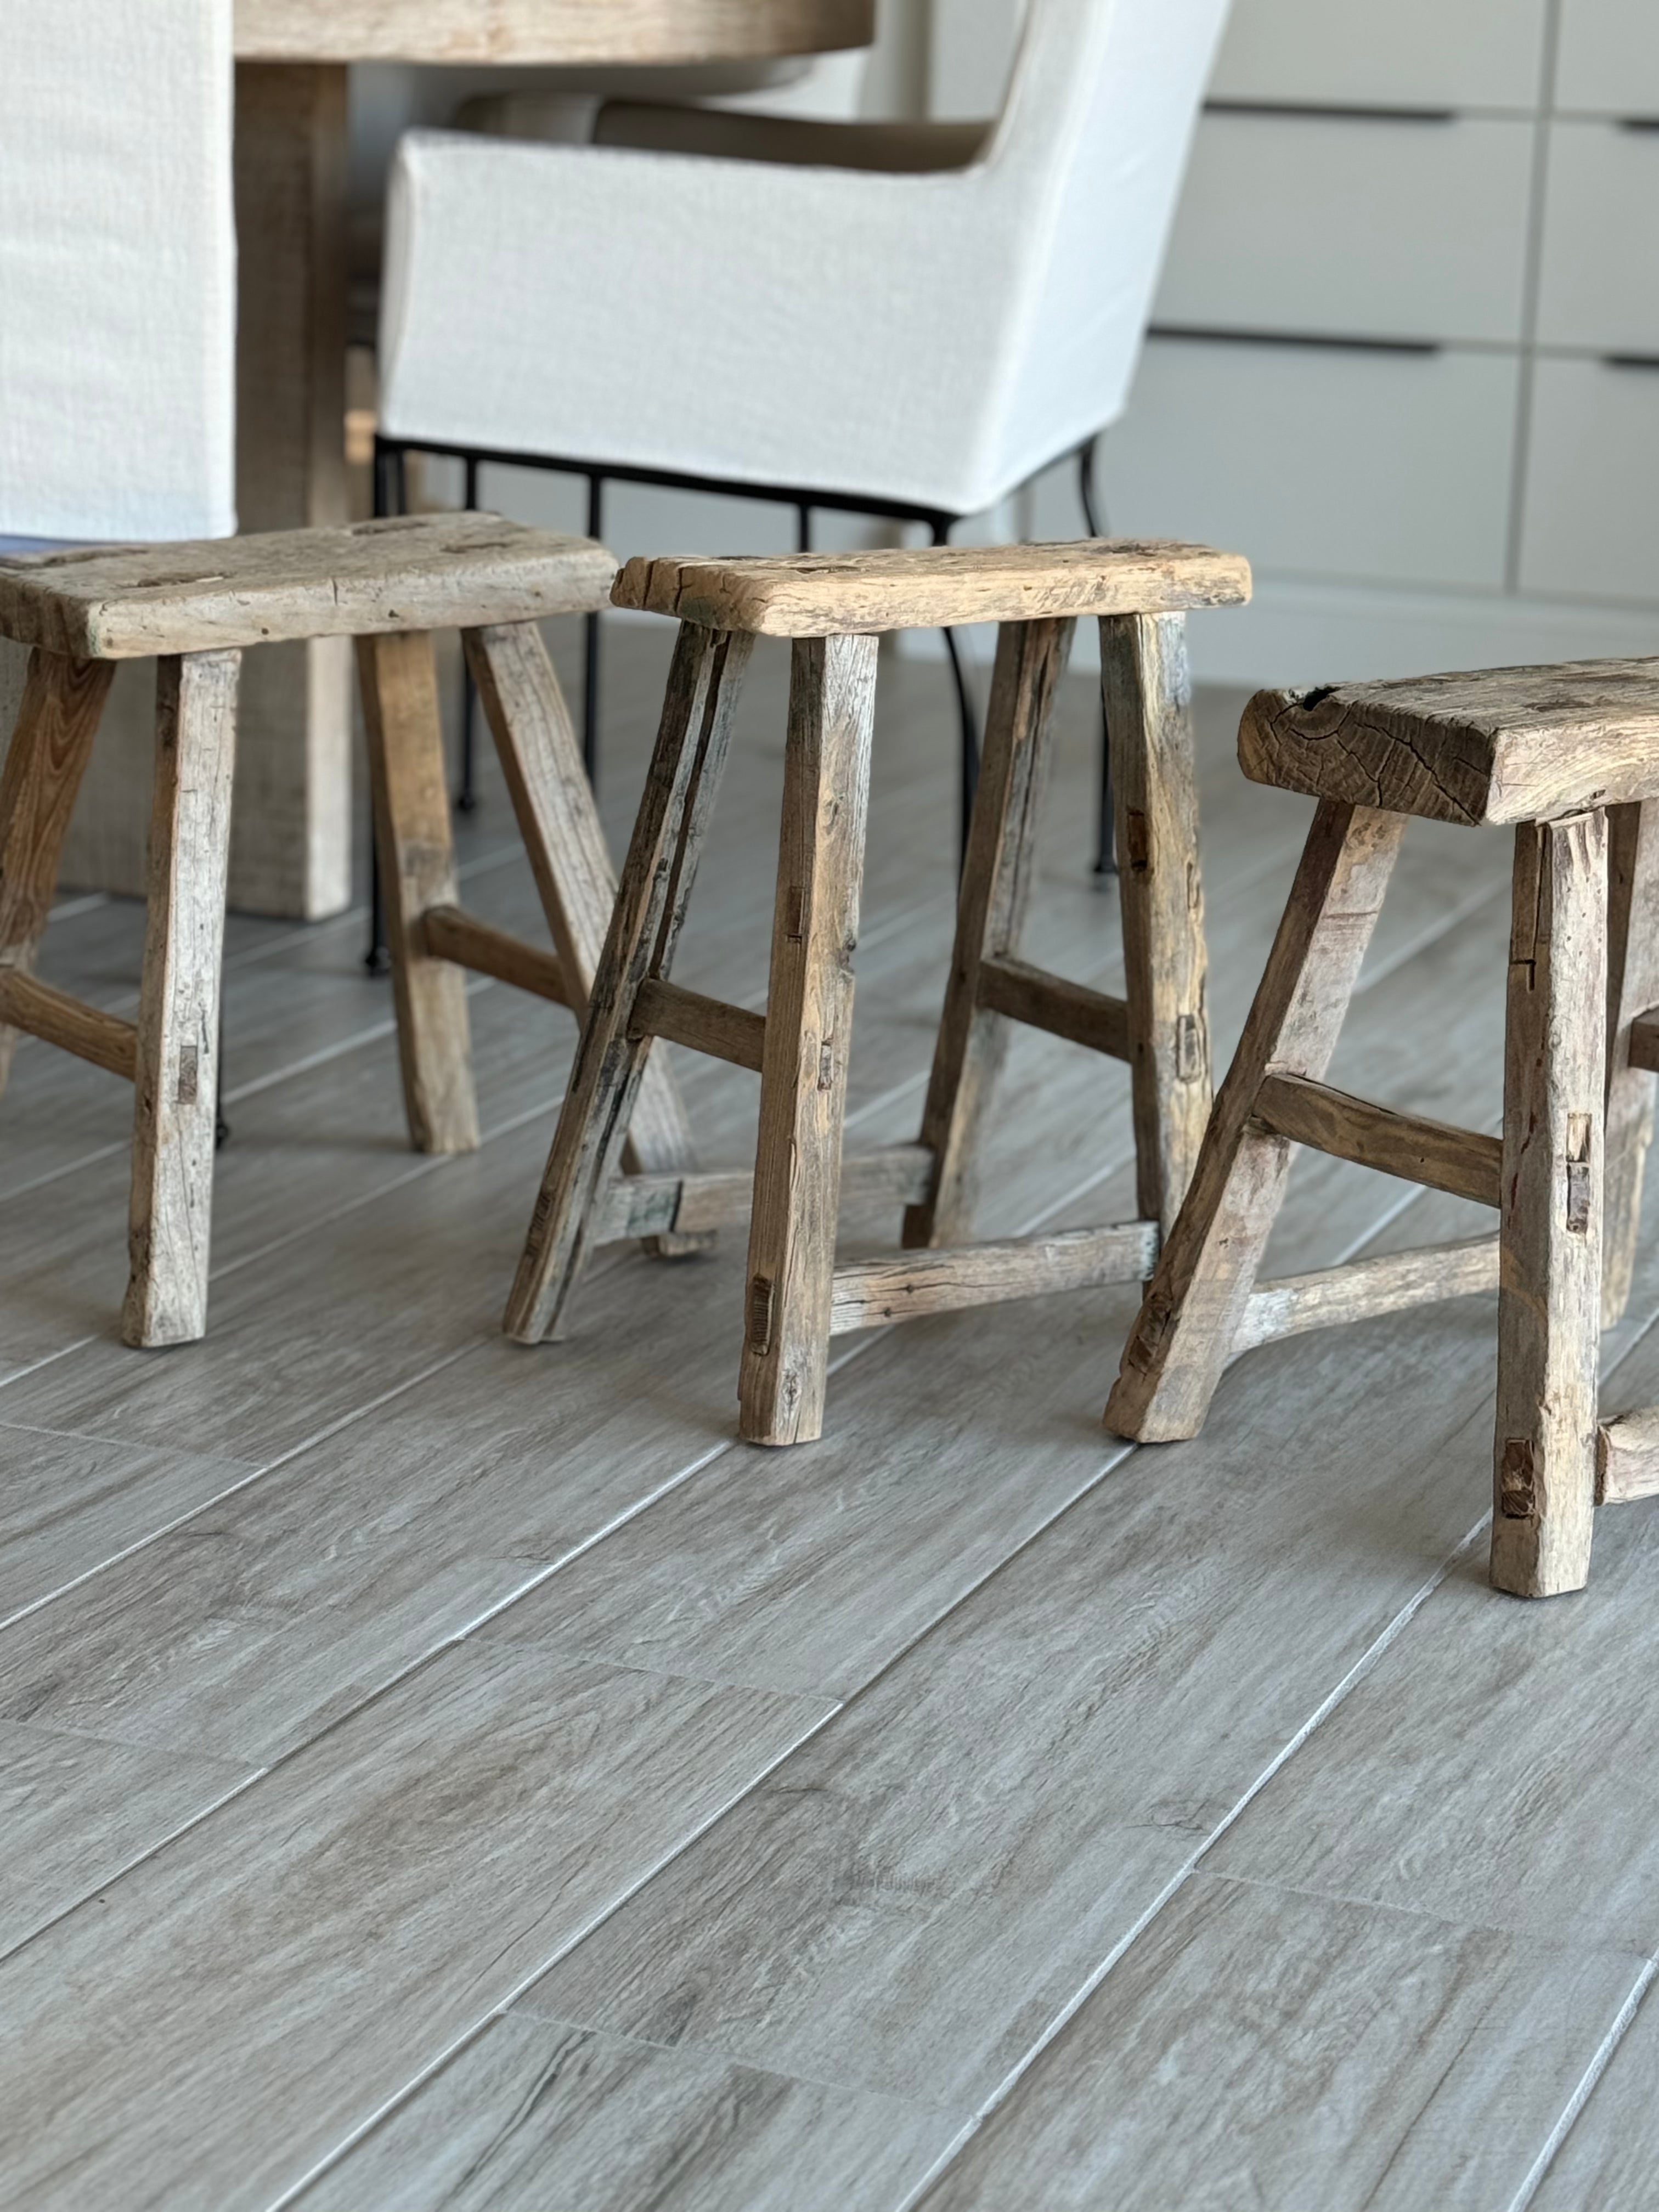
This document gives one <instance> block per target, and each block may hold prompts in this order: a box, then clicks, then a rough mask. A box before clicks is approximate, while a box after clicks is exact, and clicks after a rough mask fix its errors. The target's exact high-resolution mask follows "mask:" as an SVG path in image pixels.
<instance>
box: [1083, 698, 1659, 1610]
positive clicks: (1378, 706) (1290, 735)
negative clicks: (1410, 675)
mask: <svg viewBox="0 0 1659 2212" xmlns="http://www.w3.org/2000/svg"><path fill="white" fill-rule="evenodd" d="M1238 751H1239V758H1240V761H1241V762H1242V763H1243V768H1244V772H1245V774H1246V775H1249V776H1252V777H1254V778H1255V780H1256V781H1258V782H1261V783H1272V784H1277V785H1278V786H1279V787H1281V788H1282V789H1284V790H1287V791H1298V792H1304V793H1310V794H1311V795H1312V796H1314V797H1315V798H1316V799H1319V801H1320V805H1319V809H1318V811H1317V813H1316V816H1315V817H1314V824H1313V828H1312V829H1311V831H1310V834H1309V837H1308V843H1307V847H1306V849H1305V851H1304V854H1303V858H1302V863H1301V866H1300V869H1299V870H1298V872H1297V878H1296V882H1295V885H1294V888H1293V889H1292V890H1291V901H1290V904H1289V906H1288V907H1287V908H1285V916H1284V920H1283V921H1281V922H1280V924H1279V934H1278V936H1277V938H1276V939H1275V940H1274V944H1273V951H1272V953H1271V955H1270V956H1269V958H1268V963H1267V973H1266V974H1265V975H1264V976H1263V978H1262V981H1261V988H1260V990H1259V991H1258V992H1257V994H1256V997H1255V1004H1254V1006H1252V1008H1251V1011H1250V1016H1249V1022H1248V1024H1246V1027H1245V1030H1244V1035H1243V1040H1242V1041H1241V1042H1240V1044H1239V1048H1238V1052H1237V1056H1236V1057H1235V1059H1234V1061H1233V1064H1232V1066H1231V1069H1230V1070H1229V1071H1228V1074H1227V1078H1226V1080H1225V1083H1224V1084H1223V1085H1222V1086H1221V1090H1220V1092H1219V1094H1218V1097H1217V1100H1216V1105H1215V1112H1214V1114H1213V1115H1212V1120H1211V1123H1210V1127H1209V1131H1208V1133H1207V1134H1206V1138H1205V1140H1204V1146H1203V1149H1202V1151H1201V1152H1200V1156H1199V1163H1198V1168H1197V1172H1196V1174H1195V1175H1194V1179H1193V1183H1192V1187H1191V1189H1190V1190H1189V1191H1188V1196H1187V1200H1186V1203H1185V1205H1184V1206H1182V1211H1181V1215H1180V1218H1179V1219H1178V1220H1177V1221H1176V1225H1175V1228H1174V1230H1173V1231H1172V1232H1171V1234H1170V1238H1169V1241H1168V1243H1166V1244H1165V1246H1164V1253H1163V1256H1162V1257H1161V1259H1160V1260H1159V1261H1158V1272H1157V1273H1156V1274H1155V1276H1154V1277H1153V1279H1152V1283H1151V1285H1149V1287H1148V1290H1147V1293H1146V1302H1145V1304H1143V1306H1142V1308H1141V1311H1140V1316H1139V1320H1138V1321H1137V1322H1136V1324H1135V1328H1134V1331H1133V1334H1132V1335H1131V1337H1130V1339H1129V1343H1128V1346H1127V1350H1126V1352H1125V1353H1124V1357H1123V1365H1122V1370H1121V1373H1120V1375H1119V1376H1118V1380H1117V1383H1116V1386H1115V1389H1114V1390H1113V1392H1112V1395H1111V1401H1110V1403H1109V1405H1108V1407H1107V1409H1106V1420H1107V1425H1108V1426H1109V1427H1110V1428H1112V1429H1114V1430H1115V1431H1117V1432H1118V1433H1119V1434H1120V1435H1121V1436H1126V1437H1139V1438H1140V1439H1142V1440H1144V1441H1147V1442H1158V1441H1163V1440H1165V1439H1169V1438H1172V1437H1190V1436H1194V1435H1196V1433H1197V1432H1198V1430H1199V1428H1200V1426H1201V1425H1202V1423H1203V1420H1204V1416H1205V1413H1206V1410H1207V1408H1208V1407H1209V1403H1210V1399H1211V1395H1212V1393H1213V1391H1214V1389H1215V1387H1216V1384H1217V1382H1218V1379H1219V1377H1220V1375H1221V1370H1222V1368H1223V1366H1224V1365H1225V1363H1226V1361H1227V1359H1228V1358H1229V1357H1230V1356H1231V1354H1232V1353H1233V1352H1237V1351H1243V1350H1244V1349H1245V1348H1246V1347H1248V1346H1251V1345H1255V1344H1260V1343H1262V1342H1263V1341H1265V1340H1267V1339H1268V1338H1270V1337H1273V1336H1279V1335H1283V1334H1288V1333H1290V1332H1291V1331H1293V1330H1297V1329H1303V1328H1316V1327H1322V1326H1324V1325H1326V1324H1327V1323H1329V1322H1341V1321H1353V1320H1360V1319H1363V1318H1365V1317H1367V1316H1371V1315H1375V1314H1381V1313H1388V1312H1392V1311H1395V1310H1399V1309H1401V1308H1403V1307H1407V1306H1411V1305H1415V1304H1421V1303H1424V1302H1425V1301H1428V1300H1431V1299H1435V1298H1443V1297H1450V1296H1453V1295H1455V1294H1457V1293H1460V1292H1463V1291H1485V1290H1490V1289H1492V1287H1493V1285H1497V1287H1498V1424H1497V1435H1496V1440H1495V1444H1494V1452H1493V1470H1494V1514H1493V1521H1492V1581H1493V1583H1495V1584H1496V1585H1497V1587H1498V1589H1505V1590H1512V1591H1514V1592H1515V1593H1516V1595H1520V1596H1523V1597H1544V1596H1547V1595H1551V1594H1552V1593H1553V1592H1555V1591H1559V1590H1571V1589H1580V1588H1582V1586H1583V1583H1584V1582H1585V1581H1586V1579H1587V1578H1588V1576H1589V1552H1590V1533H1591V1521H1592V1507H1593V1506H1594V1504H1595V1503H1596V1500H1597V1496H1598V1473H1597V1462H1598V1455H1599V1458H1600V1462H1601V1475H1600V1484H1601V1488H1600V1495H1601V1498H1604V1499H1613V1498H1630V1497H1635V1496H1638V1495H1643V1494H1645V1493H1646V1492H1650V1491H1653V1490H1656V1489H1659V1420H1656V1417H1655V1416H1654V1415H1653V1414H1646V1415H1642V1414H1638V1415H1632V1416H1631V1417H1630V1419H1629V1420H1628V1422H1627V1423H1626V1422H1616V1421H1615V1422H1612V1423H1609V1424H1608V1425H1606V1426H1604V1427H1603V1428H1602V1429H1601V1432H1600V1440H1599V1446H1598V1435H1597V1425H1596V1405H1595V1400H1596V1358H1597V1339H1598V1334H1599V1331H1600V1328H1601V1325H1602V1324H1603V1322H1612V1321H1613V1320H1616V1319H1617V1318H1618V1316H1619V1315H1620V1313H1621V1312H1622V1311H1623V1310H1624V1306H1625V1304H1626V1299H1627V1298H1628V1297H1629V1293H1630V1282H1631V1269H1632V1261H1633V1257H1634V1250H1635V1238H1636V1232H1637V1214H1638V1201H1639V1198H1640V1191H1641V1182H1642V1170H1643V1164H1644V1158H1645V1154H1646V1152H1647V1146H1648V1142H1649V1139H1650V1133H1651V1129H1652V1117H1653V1088H1654V1083H1653V1075H1652V1073H1651V1071H1652V1070H1654V1069H1655V1068H1659V810H1656V806H1655V805H1654V804H1653V801H1654V800H1655V799H1659V661H1655V660H1632V661H1602V662H1586V663H1583V664H1582V665H1576V666H1569V667H1559V668H1501V669H1494V670H1491V671H1486V672H1484V673H1479V674H1474V675H1455V676H1434V677H1428V678H1424V679H1422V680H1421V681H1418V682H1410V683H1388V684H1343V685H1339V686H1333V687H1328V688H1322V689H1320V690H1312V691H1306V692H1301V693H1294V692H1284V691H1264V692H1261V693H1259V694H1258V695H1257V696H1256V697H1255V698H1254V699H1253V700H1252V701H1251V702H1250V703H1249V706H1248V707H1247V708H1246V709H1245V712H1244V719H1243V724H1242V726H1241V727H1240V731H1239V740H1238ZM1413 814H1419V815H1423V816H1425V817H1427V818H1428V819H1429V820H1431V821H1436V822H1455V823H1466V824H1470V825H1475V824H1480V823H1515V825H1516V831H1515V875H1514V903H1513V920H1512V924H1511V931H1510V967H1509V993H1508V1018H1507V1026H1506V1038H1505V1046H1504V1132H1503V1136H1502V1139H1501V1140H1500V1139H1498V1138H1496V1137H1491V1136H1482V1135H1476V1134H1475V1133H1473V1132H1471V1131H1469V1130H1466V1129H1458V1128H1452V1127H1447V1126H1446V1125H1445V1124H1443V1123H1442V1122H1437V1121H1427V1120H1424V1119H1421V1118H1419V1117H1418V1116H1416V1115H1408V1114H1396V1113H1393V1112H1391V1111H1390V1110H1389V1109H1387V1108H1386V1107H1383V1106H1377V1105H1374V1104H1372V1103H1370V1101H1368V1100H1366V1099H1362V1098H1352V1097H1347V1096H1346V1094H1345V1093H1343V1092H1341V1091H1334V1090H1332V1089H1331V1088H1330V1087H1329V1086H1328V1085H1326V1084H1325V1083H1324V1082H1323V1081H1322V1077H1323V1075H1324V1073H1325V1070H1326V1067H1327V1066H1328V1064H1329V1060H1330V1057H1331V1054H1332V1052H1333V1050H1334V1048H1335V1045H1336V1041H1337V1035H1338V1032H1339V1030H1340V1028H1341V1024H1342V1017H1343V1014H1344V1012H1346V1007H1347V1005H1348V1000H1349V999H1350V997H1351V996H1352V991H1353V987H1354V981H1355V979H1356V976H1357V975H1358V969H1359V963H1360V960H1361V958H1362V957H1363V955H1364V951H1365V947H1366V945H1367V943H1368V942H1369V940H1370V935H1371V931H1372V928H1373V927H1374V925H1375V923H1376V916H1377V911H1378V908H1380V906H1381V904H1382V901H1383V892H1384V890H1385V889H1386V887H1387V884H1388V880H1389V872H1390V870H1391V869H1392V867H1393V866H1394V860H1395V854H1396V852H1397V851H1398V850H1399V846H1400V840H1401V833H1402V831H1403V830H1404V829H1405V826H1406V818H1407V816H1408V815H1413ZM1604 1137H1605V1160H1606V1164H1605V1174H1604V1169H1603V1156H1604ZM1293 1142H1294V1143H1297V1144H1304V1145H1311V1146H1315V1147H1316V1149H1317V1150H1319V1151H1321V1152H1332V1153H1334V1154H1336V1155H1337V1156H1338V1157H1339V1158H1343V1159H1350V1160H1357V1161H1358V1162H1360V1163H1361V1164H1363V1165H1364V1166H1366V1167H1373V1168H1380V1169H1382V1170H1384V1172H1386V1173H1388V1174H1390V1175H1397V1176H1404V1177H1405V1178H1406V1179H1407V1181H1409V1182H1419V1183H1425V1184H1427V1185H1428V1186H1429V1187H1430V1188H1432V1189H1436V1190H1444V1191H1451V1192H1454V1193H1455V1194H1457V1195H1459V1196H1460V1197H1464V1198H1470V1199H1475V1200H1480V1201H1482V1202H1484V1203H1485V1204H1486V1205H1488V1206H1494V1207H1496V1208H1497V1209H1498V1223H1499V1233H1498V1236H1497V1237H1491V1238H1479V1239H1474V1240H1471V1241H1469V1242H1468V1243H1462V1244H1453V1245H1444V1246H1440V1247H1437V1248H1430V1249H1424V1250H1420V1251H1416V1252H1405V1253H1401V1254H1398V1255H1391V1256H1389V1257H1388V1258H1382V1259H1374V1260H1365V1261H1356V1262H1352V1263H1351V1264H1349V1265H1348V1266H1346V1267H1335V1268H1331V1269H1328V1270H1326V1271H1324V1272H1323V1273H1318V1274H1314V1275H1307V1276H1302V1277H1298V1278H1292V1279H1286V1280H1285V1281H1282V1282H1278V1283H1267V1284H1263V1285H1261V1286H1259V1287H1258V1286H1257V1285H1256V1282H1255V1275H1256V1269H1257V1267H1258V1265H1259V1263H1260V1261H1261V1253H1262V1248H1263V1246H1264V1245H1265V1244H1266V1243H1267V1235H1268V1231H1269V1230H1270V1228H1271V1227H1272V1225H1273V1217H1274V1215H1275V1213H1276V1212H1278V1209H1279V1201H1280V1199H1281V1198H1282V1196H1283V1194H1284V1189H1285V1176H1286V1173H1287V1170H1288V1167H1289V1161H1290V1148H1291V1144H1292V1143H1293Z"/></svg>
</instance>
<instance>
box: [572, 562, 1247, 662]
mask: <svg viewBox="0 0 1659 2212" xmlns="http://www.w3.org/2000/svg"><path fill="white" fill-rule="evenodd" d="M1103 545H1108V546H1109V548H1110V557H1109V559H1103V557H1102V552H1101V548H1102V547H1103ZM1249 592H1250V568H1249V562H1248V561H1245V560H1243V558H1241V556H1239V555H1237V554H1236V553H1218V552H1216V551H1215V550H1213V548H1212V547H1210V546H1208V545H1182V544H1176V543H1174V542H1172V541H1168V540H1164V539H1160V538H1146V539H1137V538H1110V539H1101V538H1077V539H1074V540H1071V541H1068V542H1067V543H1066V544H1059V545H929V546H888V547H881V548H877V549H874V550H870V551H868V552H863V553H778V554H772V553H763V554H750V555H744V556H739V557H737V558H732V559H726V560H702V559H698V560H676V559H672V558H665V557H661V556H658V557H653V558H643V557H642V558H638V559H635V560H632V561H629V562H628V563H627V564H626V565H625V566H624V568H623V570H622V573H621V574H620V575H619V576H618V577H617V582H616V588H615V591H614V592H613V594H612V596H613V598H614V599H615V600H616V603H617V605H618V606H619V607H641V608H645V609H647V610H648V611H649V612H651V613H652V614H658V615H669V616H671V617H672V618H673V619H674V620H675V621H676V622H694V623H699V624H700V625H701V626H702V628H703V629H737V630H745V631H748V632H749V633H750V635H755V636H760V637H835V636H838V635H843V634H853V633H855V632H858V631H871V632H880V631H886V630H896V629H951V628H952V627H954V626H955V625H956V624H957V623H1005V622H1008V623H1020V622H1036V621H1039V620H1041V619H1042V618H1043V617H1059V616H1067V615H1069V616H1073V617H1077V616H1084V615H1095V616H1099V615H1118V614H1140V615H1152V614H1177V613H1182V612H1184V611H1187V610H1188V609H1190V608H1193V607H1230V606H1237V605H1238V604H1239V603H1240V602H1241V601H1242V600H1243V599H1248V598H1249Z"/></svg>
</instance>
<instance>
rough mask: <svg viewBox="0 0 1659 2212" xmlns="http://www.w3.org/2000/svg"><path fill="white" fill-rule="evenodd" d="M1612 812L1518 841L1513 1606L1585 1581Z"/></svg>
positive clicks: (1511, 1127)
mask: <svg viewBox="0 0 1659 2212" xmlns="http://www.w3.org/2000/svg"><path fill="white" fill-rule="evenodd" d="M1508 1005H1509V1016H1508V1022H1507V1025H1506V1029H1505V1037H1504V1188H1503V1199H1504V1204H1503V1212H1502V1220H1501V1227H1500V1234H1501V1237H1502V1239H1503V1258H1502V1279H1501V1285H1500V1288H1499V1291H1498V1423H1497V1431H1496V1436H1495V1438H1494V1442H1493V1446H1492V1582H1493V1583H1494V1585H1495V1587H1496V1588H1498V1589H1504V1590H1510V1591H1513V1592H1514V1593H1515V1595H1516V1596H1519V1597H1548V1596H1551V1595H1553V1594H1555V1593H1556V1592H1558V1591H1561V1590H1572V1589H1582V1588H1583V1584H1584V1583H1585V1581H1586V1579H1587V1578H1588V1577H1589V1552H1590V1534H1591V1523H1592V1508H1593V1506H1594V1504H1595V1396H1596V1374H1597V1365H1598V1356H1599V1352H1600V1337H1601V1145H1602V1137H1601V1131H1602V1100H1603V1097H1604V1092H1605V1085H1606V1082H1607V817H1606V816H1605V815H1604V814H1601V813H1599V812H1597V813H1594V814H1585V815H1578V816H1574V817H1570V818H1569V819H1568V820H1566V821H1565V822H1560V823H1543V824H1540V825H1538V826H1535V827H1534V825H1532V824H1530V823H1523V824H1522V827H1521V828H1520V829H1517V830H1516V833H1515V902H1514V925H1513V930H1512V934H1511V938H1510V980H1509V1002H1508Z"/></svg>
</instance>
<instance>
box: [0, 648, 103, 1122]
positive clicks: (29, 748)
mask: <svg viewBox="0 0 1659 2212" xmlns="http://www.w3.org/2000/svg"><path fill="white" fill-rule="evenodd" d="M113 672H114V671H112V670H111V669H109V668H106V667H101V666H99V665H95V664H93V663H90V662H88V661H83V660H82V661H77V660H69V659H64V658H63V657H62V656H60V655H58V654H57V653H42V652H40V651H38V650H37V651H36V652H34V653H31V654H30V656H29V664H28V674H27V678H25V680H24V686H23V696H22V700H21V704H20V705H19V708H18V710H17V723H16V726H15V729H14V730H13V732H12V733H11V742H10V744H9V747H8V749H7V752H6V762H5V767H4V769H3V770H0V969H16V970H21V972H23V973H25V974H27V972H28V971H29V969H32V968H33V965H34V958H35V953H36V951H37V950H38V948H39V945H40V939H41V937H42V935H43V934H44V933H45V930H46V917H47V915H49V914H50V913H51V911H52V893H53V891H54V890H56V889H57V884H58V854H59V853H60V852H61V851H62V849H63V843H64V834H65V832H66V831H67V830H68V828H69V823H70V813H71V811H73V809H74V805H75V797H76V792H77V791H78V790H79V789H80V787H81V778H82V775H83V774H84V772H85V769H86V765H87V762H88V758H89V757H90V756H91V752H92V741H93V738H94V735H95V734H96V732H97V729H98V718H99V716H100V714H102V713H103V710H104V700H105V698H106V695H107V693H108V691H109V686H110V678H111V677H112V674H113ZM16 1044H17V1033H16V1030H15V1028H13V1027H10V1026H9V1025H7V1024H5V1023H3V1022H0V1091H3V1090H4V1089H5V1087H6V1079H7V1077H8V1075H9V1073H10V1072H11V1058H12V1054H13V1052H14V1051H15V1049H16Z"/></svg>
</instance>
